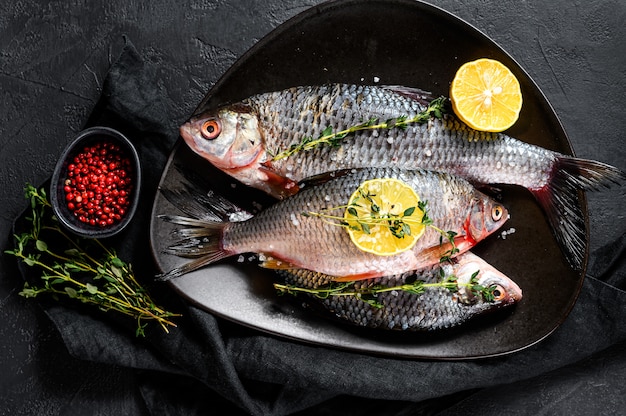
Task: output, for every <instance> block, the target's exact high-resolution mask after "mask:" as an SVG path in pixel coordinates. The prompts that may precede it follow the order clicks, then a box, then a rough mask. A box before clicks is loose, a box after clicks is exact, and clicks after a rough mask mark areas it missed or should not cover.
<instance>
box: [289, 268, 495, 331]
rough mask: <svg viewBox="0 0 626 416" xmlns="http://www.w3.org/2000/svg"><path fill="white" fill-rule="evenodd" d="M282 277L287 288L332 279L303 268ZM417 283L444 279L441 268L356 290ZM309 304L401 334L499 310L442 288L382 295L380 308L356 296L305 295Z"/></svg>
mask: <svg viewBox="0 0 626 416" xmlns="http://www.w3.org/2000/svg"><path fill="white" fill-rule="evenodd" d="M279 275H280V276H281V277H282V278H283V279H284V281H285V283H286V284H288V285H293V286H297V287H303V288H311V289H315V288H319V287H322V286H324V285H326V284H328V283H330V282H331V281H332V279H333V278H332V277H331V276H328V275H324V274H321V273H316V272H312V271H309V270H303V269H294V270H282V271H280V272H279ZM408 279H410V281H414V280H422V281H424V282H425V283H432V282H437V281H439V280H440V279H441V277H440V275H439V266H435V267H431V268H428V269H425V270H421V271H418V272H409V273H403V274H400V275H394V276H385V277H381V278H377V279H370V280H363V281H357V282H355V283H354V289H356V290H358V289H362V288H367V287H372V286H374V285H382V286H386V287H395V286H400V285H403V284H405V283H406V282H407V280H408ZM305 298H306V299H307V303H308V304H309V306H311V307H313V308H314V309H318V310H320V309H321V310H322V311H323V312H324V313H325V314H327V315H329V316H333V317H334V318H338V319H339V320H341V321H345V322H348V323H351V324H353V325H357V326H362V327H368V328H377V329H390V330H402V331H407V330H408V331H435V330H441V329H446V328H452V327H456V326H458V325H461V324H463V323H464V322H466V321H468V320H469V319H471V318H473V317H475V316H477V315H480V314H483V313H485V312H488V311H490V310H492V309H496V308H497V306H496V305H494V304H490V303H486V302H484V301H482V300H477V301H476V302H475V303H463V302H461V301H460V299H459V297H458V296H457V295H456V294H455V293H453V292H451V291H449V290H447V289H443V288H425V291H424V293H422V294H420V295H415V294H411V293H409V292H406V291H400V290H399V291H393V292H385V293H380V294H378V295H377V296H376V297H375V300H376V302H378V303H379V304H380V305H381V307H375V306H372V305H370V304H369V303H367V302H365V301H363V300H362V299H360V298H359V297H357V296H354V295H348V296H332V295H331V296H329V297H327V298H323V299H322V298H319V297H316V296H315V295H312V294H305Z"/></svg>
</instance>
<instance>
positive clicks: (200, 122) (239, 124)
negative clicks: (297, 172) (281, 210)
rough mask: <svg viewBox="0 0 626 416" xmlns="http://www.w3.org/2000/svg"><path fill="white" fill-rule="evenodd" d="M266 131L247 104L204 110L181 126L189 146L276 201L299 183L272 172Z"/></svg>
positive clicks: (181, 133) (216, 165) (224, 170)
mask: <svg viewBox="0 0 626 416" xmlns="http://www.w3.org/2000/svg"><path fill="white" fill-rule="evenodd" d="M263 132H264V130H263V129H262V128H261V126H260V125H259V117H258V115H257V113H256V112H255V110H254V109H253V108H252V107H251V106H249V105H246V104H233V105H230V106H225V107H222V108H219V109H217V110H208V111H205V112H203V113H200V114H199V115H196V116H193V117H191V118H190V119H189V120H188V121H187V122H185V123H184V124H183V125H182V126H181V127H180V135H181V137H182V138H183V140H184V141H185V143H186V144H187V146H189V147H190V148H191V150H193V151H194V152H195V153H197V154H198V155H200V156H201V157H203V158H204V159H206V160H208V161H209V162H210V163H211V164H212V165H214V166H215V167H217V168H218V169H220V170H221V171H223V172H225V173H227V174H228V175H230V176H232V177H233V178H235V179H237V180H238V181H240V182H242V183H243V184H245V185H248V186H252V187H254V188H258V189H261V190H263V191H265V192H267V193H268V194H270V195H273V196H275V197H277V198H283V197H285V196H289V195H292V194H294V193H296V192H297V191H298V186H297V183H296V182H295V181H293V180H291V179H289V178H286V177H283V176H282V175H279V174H277V173H276V172H274V171H273V169H272V167H271V163H270V161H268V160H267V159H268V152H267V151H266V146H265V139H264V133H263Z"/></svg>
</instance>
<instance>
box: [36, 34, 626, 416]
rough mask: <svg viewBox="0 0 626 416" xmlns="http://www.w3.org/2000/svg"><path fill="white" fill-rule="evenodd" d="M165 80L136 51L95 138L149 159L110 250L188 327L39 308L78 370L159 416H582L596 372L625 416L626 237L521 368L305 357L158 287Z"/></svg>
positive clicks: (171, 130)
mask: <svg viewBox="0 0 626 416" xmlns="http://www.w3.org/2000/svg"><path fill="white" fill-rule="evenodd" d="M158 77H159V71H158V68H157V67H156V65H154V64H152V63H150V62H149V61H144V60H143V59H142V57H141V56H140V55H139V54H138V52H137V51H136V49H135V48H134V47H133V45H132V44H131V43H130V42H129V41H127V42H126V45H125V47H124V49H123V51H122V53H121V55H120V57H119V59H118V60H117V61H116V62H115V63H114V64H113V65H112V67H111V68H110V71H109V73H108V76H107V78H106V81H105V84H104V86H103V92H102V96H101V99H100V101H99V102H98V104H97V106H96V107H95V108H94V110H93V113H92V115H91V117H90V118H89V121H88V122H87V125H86V126H85V127H89V126H92V125H106V126H110V127H113V128H116V129H118V130H120V131H122V132H123V133H125V134H126V135H127V136H128V137H129V138H130V139H131V140H132V141H133V142H134V144H135V145H136V146H137V148H138V151H139V154H140V158H141V163H142V166H143V169H144V172H145V174H144V183H143V184H142V186H143V189H142V197H141V203H140V207H139V210H138V213H137V217H136V218H135V220H134V221H133V223H132V224H131V226H130V227H129V228H128V229H127V230H126V231H125V232H124V234H123V235H121V236H118V237H116V238H113V239H111V240H110V241H108V244H111V245H113V246H114V247H115V248H116V249H117V251H118V253H120V256H122V257H123V258H124V259H125V260H126V261H128V262H130V263H132V264H133V266H134V269H135V271H136V274H137V275H138V278H139V279H140V281H141V282H142V283H143V284H145V285H146V286H147V287H148V288H149V289H150V291H151V292H152V294H153V296H154V298H156V300H157V302H158V303H160V304H163V305H164V306H165V307H166V308H167V309H168V310H170V311H173V312H179V313H182V314H183V317H181V318H179V319H177V320H176V322H177V324H178V327H177V328H173V329H171V331H170V333H169V334H164V333H163V332H161V330H160V329H159V328H158V327H157V326H153V327H150V328H148V330H147V336H146V338H137V337H135V335H134V330H133V326H132V325H133V324H134V322H130V323H129V322H126V321H124V320H123V318H120V319H118V318H113V317H111V316H109V315H110V314H103V313H100V312H97V311H96V312H93V311H90V310H88V309H83V308H76V307H69V306H68V305H62V304H59V303H56V302H46V301H40V303H41V305H42V307H43V308H44V310H45V312H46V314H47V315H48V316H49V317H50V319H51V320H52V321H53V322H54V324H55V326H56V328H57V329H58V331H59V332H60V334H61V336H62V338H63V340H64V342H65V345H66V346H67V349H68V350H69V352H70V353H71V354H72V355H73V356H75V357H77V358H80V359H84V360H91V361H95V362H101V363H107V364H111V365H116V366H124V367H129V368H132V369H135V370H136V374H137V383H138V388H139V389H140V390H141V394H142V397H143V399H144V401H145V404H146V407H147V409H149V411H150V412H151V414H154V415H201V414H213V413H215V409H218V408H220V407H221V406H229V407H230V408H231V409H234V410H231V411H230V412H229V413H228V414H254V415H286V414H294V413H299V414H302V415H304V414H324V415H333V414H342V415H357V414H403V415H404V414H457V413H460V412H463V413H472V414H487V415H490V414H494V415H495V414H500V413H502V412H503V411H504V413H506V410H507V408H509V409H515V408H516V407H522V405H521V404H523V407H524V408H525V410H527V411H528V412H526V414H538V413H541V412H545V411H547V410H549V407H548V406H551V405H552V404H551V403H553V402H555V401H557V402H558V403H560V405H561V407H559V409H561V412H558V413H565V411H564V409H565V410H570V411H569V413H572V414H578V413H577V412H576V410H580V407H578V408H577V406H581V405H584V404H583V403H581V399H578V400H577V399H576V396H577V395H576V394H575V393H574V394H573V393H572V391H574V392H579V393H580V392H584V391H586V390H585V388H586V389H589V388H591V387H590V386H593V384H592V383H591V382H590V383H591V384H585V385H583V386H581V385H580V383H579V382H576V383H578V384H576V383H574V387H572V388H568V386H570V384H569V383H571V380H572V379H577V378H581V377H582V380H586V379H585V377H592V376H593V375H594V374H596V373H595V372H594V371H596V369H597V368H602V369H603V373H602V374H601V379H602V380H606V383H607V384H606V385H605V386H604V388H603V390H602V391H603V392H604V393H597V392H596V393H594V394H597V397H598V399H599V400H610V401H611V404H612V405H615V406H616V407H614V408H619V407H620V406H623V405H624V403H625V402H624V400H625V399H624V394H622V395H621V397H618V395H616V394H614V393H615V389H616V388H619V387H615V386H626V372H625V371H620V370H623V369H624V362H626V353H624V352H623V346H624V341H625V340H626V320H624V319H623V317H624V316H626V292H624V290H625V289H626V260H625V256H624V254H625V253H624V250H625V248H626V235H622V236H621V237H620V238H619V239H618V240H617V241H615V242H613V243H612V244H610V245H608V246H607V247H604V248H602V249H601V250H598V251H597V252H595V253H592V254H591V258H590V267H589V270H588V275H587V278H586V279H585V282H584V286H583V288H582V292H581V294H580V297H579V299H578V302H577V303H576V305H575V307H574V309H573V310H572V312H571V314H570V315H569V317H568V318H567V320H566V321H565V323H564V324H563V325H562V326H560V327H559V328H558V329H557V330H556V331H555V333H554V334H552V335H551V336H549V337H548V338H547V339H545V340H543V341H542V342H539V343H538V344H536V345H534V346H532V347H529V348H527V349H525V350H523V351H520V352H517V353H514V354H511V355H507V356H503V357H498V358H490V359H480V360H472V361H461V362H453V361H451V362H447V361H422V360H402V359H394V358H385V357H373V356H368V355H362V354H356V353H350V352H345V351H339V350H334V349H328V348H323V347H319V346H311V345H304V344H301V343H297V342H292V341H289V340H285V339H281V338H278V337H274V336H271V335H267V334H265V333H261V332H257V331H255V330H252V329H248V328H244V327H241V326H238V325H236V324H233V323H230V322H228V321H225V320H222V319H219V318H217V317H215V316H213V315H211V314H210V313H207V312H205V311H203V310H200V309H198V308H196V307H194V306H193V305H191V304H188V303H187V302H185V301H184V300H182V299H180V298H179V297H178V296H177V295H176V294H175V293H174V292H173V291H172V290H171V289H170V288H169V287H168V286H167V284H164V283H154V282H153V277H154V275H155V274H156V273H157V270H156V266H155V264H154V260H153V258H152V254H151V251H150V248H149V235H148V230H149V224H150V215H151V209H152V201H153V200H154V196H155V195H156V192H157V185H158V181H159V178H160V176H161V172H162V169H163V167H164V164H165V162H166V160H167V157H168V155H169V153H170V151H171V149H172V147H173V145H174V144H175V142H176V140H177V139H178V125H179V124H180V122H182V121H183V120H182V119H180V115H177V114H176V110H175V109H176V108H178V107H177V105H176V103H174V102H173V101H172V100H171V99H170V98H169V97H168V94H167V92H166V91H163V90H162V88H161V87H160V86H159V79H158ZM545 301H546V302H549V301H550V300H549V299H546V300H545ZM131 321H132V320H131ZM609 365H611V367H608V366H609ZM592 379H593V380H597V378H594V377H592ZM583 383H584V382H583ZM539 385H540V386H541V388H542V390H541V391H539V390H538V386H539ZM622 388H623V387H622ZM533 389H534V390H533ZM572 389H573V390H572ZM533 391H535V393H536V394H534V395H533V394H532V393H528V392H533ZM622 393H623V392H622ZM603 394H604V395H603ZM609 396H610V397H609ZM580 397H584V396H580ZM548 403H550V404H548ZM477 409H479V410H478V411H477ZM475 412H476V413H475Z"/></svg>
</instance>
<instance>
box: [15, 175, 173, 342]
mask: <svg viewBox="0 0 626 416" xmlns="http://www.w3.org/2000/svg"><path fill="white" fill-rule="evenodd" d="M25 196H26V198H27V199H28V200H29V201H30V207H31V215H30V216H28V217H27V218H26V219H27V220H28V221H30V223H31V229H30V231H29V232H24V233H22V234H20V235H15V236H14V238H15V244H16V247H15V249H14V250H7V251H6V253H7V254H11V255H13V256H15V257H17V258H19V259H21V261H22V262H23V263H24V264H26V265H27V266H30V267H37V268H39V269H40V270H41V275H40V279H41V286H31V285H30V284H29V283H28V282H26V283H25V284H24V288H23V289H22V291H21V292H19V294H20V295H21V296H24V297H27V298H34V297H36V296H39V295H40V294H43V293H47V294H51V295H52V297H53V298H54V299H57V300H58V299H60V298H61V297H67V298H71V299H75V300H78V301H80V302H82V303H85V304H91V305H95V306H97V307H98V308H99V309H100V310H102V311H105V312H106V311H116V312H120V313H122V314H125V315H128V316H130V317H132V318H134V319H135V320H136V321H137V329H136V331H135V334H136V336H145V332H144V330H145V328H146V326H147V324H148V322H147V321H156V322H157V323H158V324H159V325H160V326H161V328H163V330H164V331H165V332H169V331H168V326H174V327H175V326H176V325H175V324H174V322H172V320H171V318H172V317H175V316H180V315H179V314H175V313H171V312H167V311H165V310H164V309H163V308H161V307H159V306H157V305H156V304H155V303H154V301H153V300H152V299H151V298H150V296H149V294H148V293H147V291H146V290H145V289H144V288H143V287H142V286H141V285H140V284H139V283H138V282H137V280H136V279H135V275H134V272H133V270H132V267H131V265H130V264H128V263H125V262H124V261H122V260H121V259H120V258H119V257H118V256H117V254H116V253H115V251H114V250H110V249H107V248H106V247H105V246H104V245H103V244H102V243H101V242H100V241H99V240H97V239H87V238H73V237H70V236H69V235H68V234H66V233H65V231H64V230H63V229H61V227H60V226H59V223H58V221H57V219H56V217H55V216H54V215H52V213H51V205H50V202H49V201H48V199H47V197H46V192H45V190H44V189H43V188H42V189H37V188H35V187H34V186H32V185H30V184H27V185H26V187H25ZM46 240H47V241H48V242H50V243H51V244H48V243H47V242H46ZM58 240H60V241H61V244H59V243H58ZM52 241H54V244H52ZM52 247H54V248H52Z"/></svg>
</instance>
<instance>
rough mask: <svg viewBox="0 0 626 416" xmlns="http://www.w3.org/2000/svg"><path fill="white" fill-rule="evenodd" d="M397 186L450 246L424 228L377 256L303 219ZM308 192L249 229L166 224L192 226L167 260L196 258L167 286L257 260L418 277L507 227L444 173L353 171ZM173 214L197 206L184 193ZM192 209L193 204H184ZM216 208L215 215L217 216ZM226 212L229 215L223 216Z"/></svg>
mask: <svg viewBox="0 0 626 416" xmlns="http://www.w3.org/2000/svg"><path fill="white" fill-rule="evenodd" d="M374 178H394V179H398V180H400V181H402V182H404V183H405V184H407V185H409V186H410V187H412V188H413V190H414V191H415V192H416V193H417V194H418V195H419V198H420V200H421V201H426V202H427V208H426V209H427V214H428V216H429V218H430V219H431V220H432V223H433V225H434V226H436V227H437V228H439V229H440V230H445V232H451V233H453V235H455V236H454V238H453V243H454V244H452V242H451V241H446V239H443V242H442V235H441V233H440V232H439V231H437V230H435V229H434V228H432V227H426V229H425V231H424V233H423V235H422V236H421V237H420V238H419V239H418V240H417V242H416V244H415V246H414V247H413V248H412V249H410V250H407V251H404V252H401V253H398V254H395V255H391V256H379V255H376V254H372V253H368V252H365V251H362V250H361V249H359V248H358V247H357V246H356V245H354V244H353V243H352V241H351V240H350V236H349V235H348V232H346V230H345V229H344V227H342V226H339V225H338V224H333V223H329V222H328V221H324V220H323V219H321V218H318V217H315V216H310V215H303V213H311V212H313V213H315V212H322V211H324V210H328V209H335V207H345V206H346V204H347V203H348V201H349V199H350V196H351V195H352V194H353V193H354V192H355V191H356V190H357V189H358V188H359V186H360V185H361V184H362V183H363V182H364V181H366V180H369V179H374ZM316 182H317V183H316V184H315V185H313V184H312V183H311V184H310V185H309V186H306V187H305V188H304V189H302V190H301V191H300V192H298V193H297V194H296V195H294V196H292V197H291V198H287V199H285V200H282V201H278V202H277V203H275V204H274V205H272V206H270V207H268V208H266V209H264V210H262V211H261V212H260V213H258V214H257V215H255V216H253V217H252V218H249V219H247V220H244V221H234V222H230V221H225V222H218V221H211V220H210V219H206V218H205V219H198V218H188V217H179V216H162V218H163V219H165V220H166V221H169V222H172V223H175V224H179V225H187V226H190V227H191V228H183V229H180V230H178V231H177V234H178V235H179V237H181V241H180V242H179V243H175V244H173V245H172V246H171V247H170V248H169V250H168V251H167V252H168V253H171V254H175V255H179V256H183V257H191V258H195V260H193V261H191V262H190V263H187V264H186V265H183V266H182V267H181V268H178V269H175V270H172V271H170V272H168V273H166V274H165V275H164V276H163V279H167V278H171V277H176V276H179V275H181V274H184V273H187V272H189V271H191V270H195V269H197V268H199V267H202V266H204V265H206V264H210V263H213V262H215V261H218V260H220V259H223V258H226V257H229V256H233V255H237V254H242V253H257V254H260V255H262V256H263V257H264V258H265V261H264V263H263V265H264V266H265V267H270V268H294V267H296V268H304V269H309V270H315V271H319V272H322V273H325V274H329V275H332V276H337V277H338V278H342V279H344V280H357V279H364V278H371V277H378V276H383V275H386V274H389V270H393V271H394V273H402V272H404V271H409V270H416V269H419V268H422V267H426V266H429V265H431V264H434V263H437V262H439V260H440V258H441V257H442V256H445V255H446V253H450V250H451V249H452V248H453V247H454V248H455V249H458V253H459V254H460V253H462V252H465V251H467V250H469V249H470V248H472V247H473V246H474V245H475V244H477V242H479V241H481V240H483V239H484V238H486V237H487V236H488V235H490V234H491V233H493V232H494V231H496V230H497V229H498V228H500V227H501V226H502V225H503V224H504V222H506V220H507V219H508V212H507V210H506V209H505V208H504V207H503V206H502V205H500V204H499V203H497V202H496V201H494V200H492V199H491V198H489V197H488V196H486V195H484V194H483V193H481V192H480V191H478V190H476V189H474V187H473V186H472V185H471V184H470V183H469V182H467V181H465V180H463V179H461V178H457V177H454V176H452V175H449V174H446V173H437V172H430V171H425V170H411V171H404V170H400V169H394V168H370V169H359V170H357V169H355V170H350V171H345V172H342V173H339V172H338V173H337V174H333V175H329V176H328V177H326V178H324V180H321V179H319V178H318V179H317V181H316ZM170 198H173V201H172V202H173V203H174V205H176V206H183V205H184V204H187V201H188V200H189V199H190V198H192V197H191V196H190V195H186V194H185V193H184V192H182V193H178V194H171V195H170ZM187 205H189V204H187ZM220 206H221V205H220V204H215V206H214V207H213V209H217V210H218V211H219V210H220V209H222V208H220ZM224 210H227V208H224Z"/></svg>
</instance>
